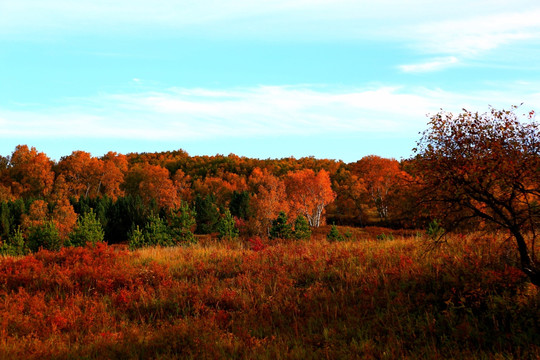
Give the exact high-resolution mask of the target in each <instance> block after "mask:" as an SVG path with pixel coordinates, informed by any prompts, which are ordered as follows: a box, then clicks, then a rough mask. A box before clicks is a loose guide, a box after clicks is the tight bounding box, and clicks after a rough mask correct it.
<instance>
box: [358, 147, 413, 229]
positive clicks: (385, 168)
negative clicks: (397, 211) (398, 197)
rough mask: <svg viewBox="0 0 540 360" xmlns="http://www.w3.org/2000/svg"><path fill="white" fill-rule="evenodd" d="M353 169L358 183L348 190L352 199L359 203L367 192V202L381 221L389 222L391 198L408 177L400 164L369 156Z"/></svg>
mask: <svg viewBox="0 0 540 360" xmlns="http://www.w3.org/2000/svg"><path fill="white" fill-rule="evenodd" d="M352 169H353V173H354V175H355V176H356V177H357V181H356V183H353V184H351V185H350V188H349V189H348V190H349V194H350V196H351V199H353V201H355V202H358V200H359V199H361V198H362V193H363V192H364V191H365V194H366V195H367V196H366V197H367V199H366V200H368V201H369V202H370V203H371V204H372V205H373V206H374V207H375V209H376V210H377V214H378V216H379V219H380V220H383V221H386V220H388V217H389V208H390V198H391V197H392V195H393V194H394V193H395V192H396V191H397V190H398V189H399V188H400V186H401V184H402V183H403V180H404V178H405V177H406V174H405V173H404V172H402V171H401V169H400V167H399V163H398V162H397V161H396V160H395V159H386V158H382V157H380V156H376V155H369V156H365V157H363V158H362V159H360V160H359V161H357V162H356V163H355V164H353V165H352Z"/></svg>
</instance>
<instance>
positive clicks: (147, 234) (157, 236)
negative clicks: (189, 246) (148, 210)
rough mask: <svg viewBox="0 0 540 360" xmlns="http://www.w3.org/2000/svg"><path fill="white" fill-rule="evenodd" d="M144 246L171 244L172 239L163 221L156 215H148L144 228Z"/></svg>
mask: <svg viewBox="0 0 540 360" xmlns="http://www.w3.org/2000/svg"><path fill="white" fill-rule="evenodd" d="M143 233H144V238H145V243H146V246H155V245H159V246H171V245H173V239H172V236H171V234H170V232H169V228H168V227H167V224H165V221H163V219H162V218H160V217H159V216H157V215H154V214H152V215H150V217H149V218H148V222H147V223H146V225H145V227H144V230H143Z"/></svg>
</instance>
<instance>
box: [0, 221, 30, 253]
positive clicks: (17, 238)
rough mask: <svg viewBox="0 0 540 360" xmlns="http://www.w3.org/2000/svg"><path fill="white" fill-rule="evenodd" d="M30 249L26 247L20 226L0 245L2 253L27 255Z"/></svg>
mask: <svg viewBox="0 0 540 360" xmlns="http://www.w3.org/2000/svg"><path fill="white" fill-rule="evenodd" d="M28 251H29V250H28V248H27V247H26V242H25V241H24V237H23V233H22V231H21V227H20V226H19V227H17V229H16V230H15V232H14V233H13V234H12V235H11V236H10V237H9V238H8V240H7V241H5V242H3V243H2V244H1V245H0V254H2V255H11V256H19V255H26V254H28Z"/></svg>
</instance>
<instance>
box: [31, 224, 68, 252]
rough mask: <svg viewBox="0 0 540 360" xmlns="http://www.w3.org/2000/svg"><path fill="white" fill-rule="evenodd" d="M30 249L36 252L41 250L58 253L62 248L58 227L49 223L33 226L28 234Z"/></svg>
mask: <svg viewBox="0 0 540 360" xmlns="http://www.w3.org/2000/svg"><path fill="white" fill-rule="evenodd" d="M28 248H29V249H30V250H31V251H33V252H36V251H38V250H39V249H40V248H43V249H45V250H52V251H57V250H60V248H62V240H60V234H59V233H58V229H57V228H56V225H54V223H53V222H52V221H48V222H46V223H45V224H43V225H38V226H33V227H31V228H30V232H29V234H28Z"/></svg>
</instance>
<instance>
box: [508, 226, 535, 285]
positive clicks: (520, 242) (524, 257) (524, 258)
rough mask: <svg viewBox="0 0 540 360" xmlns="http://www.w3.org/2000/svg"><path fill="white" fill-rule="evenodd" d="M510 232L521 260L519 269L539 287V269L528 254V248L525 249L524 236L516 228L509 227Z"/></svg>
mask: <svg viewBox="0 0 540 360" xmlns="http://www.w3.org/2000/svg"><path fill="white" fill-rule="evenodd" d="M510 232H511V233H512V235H513V236H514V238H515V239H516V242H517V246H518V252H519V257H520V260H521V270H523V272H524V273H525V274H526V275H527V276H528V277H529V280H531V283H533V284H534V285H536V286H539V287H540V269H539V268H538V266H537V265H536V264H535V262H534V261H533V260H532V259H531V256H530V255H529V250H528V249H527V243H526V242H525V237H524V236H523V235H522V234H521V231H519V229H517V228H514V229H510Z"/></svg>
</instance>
